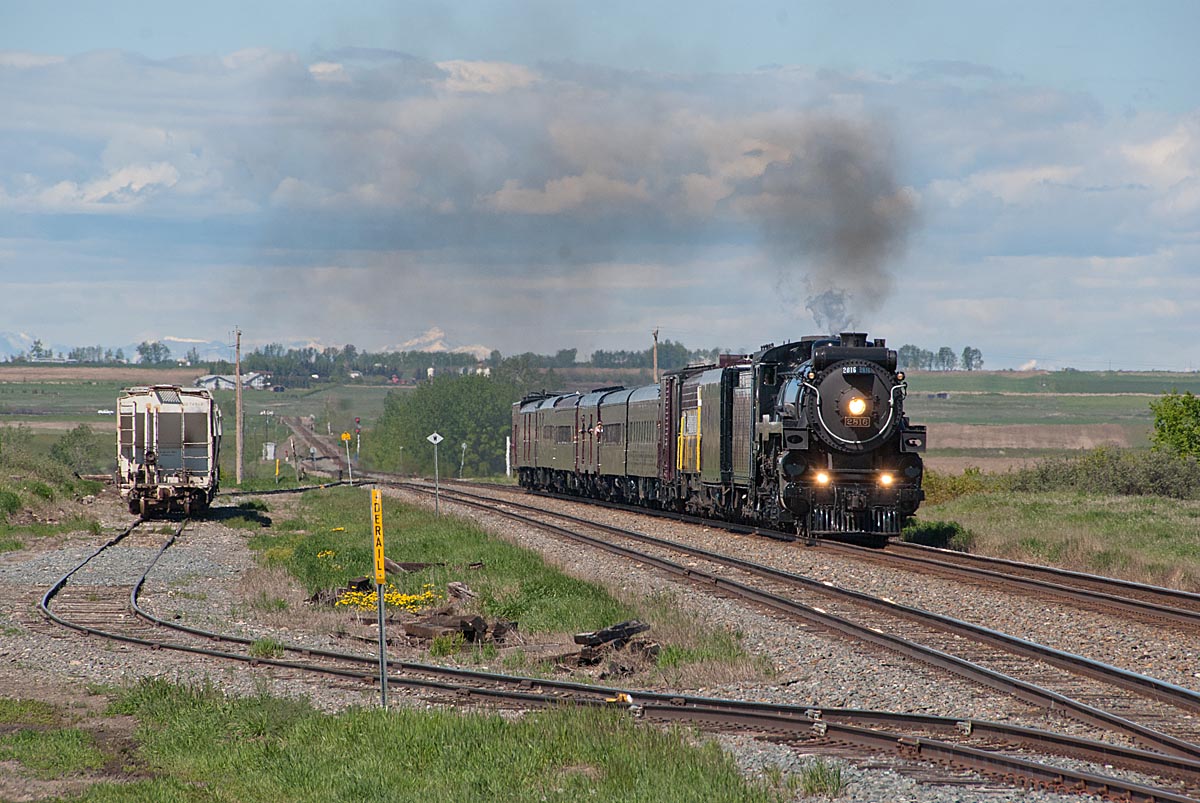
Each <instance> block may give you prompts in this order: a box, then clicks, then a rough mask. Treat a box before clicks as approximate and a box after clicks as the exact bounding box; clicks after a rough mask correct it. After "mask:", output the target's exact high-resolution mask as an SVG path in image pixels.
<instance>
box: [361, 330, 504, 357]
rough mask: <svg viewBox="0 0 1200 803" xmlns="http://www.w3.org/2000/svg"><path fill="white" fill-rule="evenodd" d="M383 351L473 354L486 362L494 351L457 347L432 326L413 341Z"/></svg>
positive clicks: (473, 347) (388, 347) (474, 346)
mask: <svg viewBox="0 0 1200 803" xmlns="http://www.w3.org/2000/svg"><path fill="white" fill-rule="evenodd" d="M383 351H434V352H436V351H448V352H451V353H454V354H471V355H473V356H474V357H475V359H477V360H486V359H487V358H488V357H489V356H491V353H492V349H491V348H490V347H488V346H481V345H472V346H456V345H453V344H451V343H450V342H448V341H447V340H446V333H445V332H444V331H443V330H442V329H441V327H438V326H432V327H430V328H429V329H426V330H425V331H424V332H423V333H421V334H419V335H417V336H416V337H414V338H412V339H411V340H406V341H404V342H403V343H397V344H396V345H394V346H384V348H383Z"/></svg>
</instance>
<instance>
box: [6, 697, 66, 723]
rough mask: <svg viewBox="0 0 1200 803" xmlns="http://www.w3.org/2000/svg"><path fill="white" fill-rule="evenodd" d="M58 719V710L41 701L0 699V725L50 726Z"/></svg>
mask: <svg viewBox="0 0 1200 803" xmlns="http://www.w3.org/2000/svg"><path fill="white" fill-rule="evenodd" d="M59 719H60V717H59V713H58V709H57V708H55V707H54V706H52V705H50V704H49V703H44V702H42V701H41V700H25V699H20V698H17V699H10V698H5V697H0V724H5V725H8V724H20V725H26V726H29V725H39V726H50V725H55V724H57V723H58V722H59Z"/></svg>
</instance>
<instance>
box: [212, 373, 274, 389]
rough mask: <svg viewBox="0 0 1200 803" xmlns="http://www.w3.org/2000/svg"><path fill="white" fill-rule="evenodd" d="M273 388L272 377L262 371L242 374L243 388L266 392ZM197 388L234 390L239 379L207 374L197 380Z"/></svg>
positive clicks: (229, 375) (232, 376)
mask: <svg viewBox="0 0 1200 803" xmlns="http://www.w3.org/2000/svg"><path fill="white" fill-rule="evenodd" d="M270 386H271V375H270V374H264V373H262V372H260V371H251V372H250V373H248V374H242V387H244V388H253V389H254V390H266V389H267V388H269V387H270ZM196 387H198V388H208V389H209V390H234V389H235V388H236V387H237V378H236V377H234V375H233V374H206V375H204V376H202V377H200V378H199V379H197V380H196Z"/></svg>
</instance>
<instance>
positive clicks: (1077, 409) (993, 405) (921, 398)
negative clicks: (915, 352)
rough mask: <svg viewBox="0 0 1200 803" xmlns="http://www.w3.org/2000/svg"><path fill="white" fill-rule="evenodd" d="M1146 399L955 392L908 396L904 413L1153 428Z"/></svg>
mask: <svg viewBox="0 0 1200 803" xmlns="http://www.w3.org/2000/svg"><path fill="white" fill-rule="evenodd" d="M1153 398H1155V397H1154V396H1142V395H1131V394H1126V395H1113V396H1087V395H1078V394H1076V395H1069V394H1068V395H1062V394H1039V395H1012V394H1001V393H977V392H970V393H950V394H949V398H945V399H940V398H936V397H934V398H930V394H924V393H912V392H910V393H909V395H908V399H907V400H906V402H905V405H904V409H905V412H906V413H907V414H908V417H909V418H910V419H912V420H913V421H920V422H922V423H925V424H929V425H933V424H938V423H953V424H986V425H989V426H994V425H1000V424H1131V425H1135V426H1137V427H1142V428H1146V429H1148V428H1149V427H1150V424H1151V423H1152V421H1153V418H1152V416H1151V414H1150V401H1151V400H1152V399H1153Z"/></svg>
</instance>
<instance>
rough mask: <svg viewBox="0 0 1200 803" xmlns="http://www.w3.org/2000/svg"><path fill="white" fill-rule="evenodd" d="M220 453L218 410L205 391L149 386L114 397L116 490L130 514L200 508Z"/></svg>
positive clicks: (212, 486) (207, 500)
mask: <svg viewBox="0 0 1200 803" xmlns="http://www.w3.org/2000/svg"><path fill="white" fill-rule="evenodd" d="M220 453H221V410H220V408H219V407H218V406H217V404H216V402H215V401H213V397H212V394H211V393H209V392H208V391H207V390H204V389H202V388H183V387H180V386H178V385H151V386H148V387H133V388H129V389H128V390H125V391H122V392H121V394H120V396H118V397H117V487H118V488H119V489H120V492H121V498H122V499H124V500H125V501H126V503H127V504H128V505H129V512H130V513H135V514H140V515H143V516H151V515H157V514H166V513H172V512H182V513H185V514H187V515H192V514H195V513H198V512H200V511H202V510H204V509H206V508H207V507H208V506H209V505H210V504H211V503H212V500H213V497H215V496H216V494H217V485H218V481H219V479H220V475H219V468H218V460H219V458H220Z"/></svg>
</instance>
